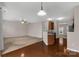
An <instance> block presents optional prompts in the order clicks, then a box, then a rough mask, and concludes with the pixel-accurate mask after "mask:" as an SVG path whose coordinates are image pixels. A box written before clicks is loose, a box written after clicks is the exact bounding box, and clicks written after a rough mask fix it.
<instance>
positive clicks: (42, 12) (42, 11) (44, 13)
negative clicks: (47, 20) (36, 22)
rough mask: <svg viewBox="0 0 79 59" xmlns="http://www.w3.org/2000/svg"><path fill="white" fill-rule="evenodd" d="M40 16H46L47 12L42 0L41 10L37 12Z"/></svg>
mask: <svg viewBox="0 0 79 59" xmlns="http://www.w3.org/2000/svg"><path fill="white" fill-rule="evenodd" d="M37 15H38V16H45V15H46V12H45V11H44V9H43V2H41V10H40V11H39V12H38V13H37Z"/></svg>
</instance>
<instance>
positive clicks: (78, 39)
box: [67, 6, 79, 52]
mask: <svg viewBox="0 0 79 59" xmlns="http://www.w3.org/2000/svg"><path fill="white" fill-rule="evenodd" d="M67 48H68V49H71V50H74V51H78V52H79V6H78V7H76V8H75V9H74V32H68V33H67Z"/></svg>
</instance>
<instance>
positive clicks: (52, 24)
mask: <svg viewBox="0 0 79 59" xmlns="http://www.w3.org/2000/svg"><path fill="white" fill-rule="evenodd" d="M48 27H49V30H53V29H54V23H53V22H52V21H49V24H48Z"/></svg>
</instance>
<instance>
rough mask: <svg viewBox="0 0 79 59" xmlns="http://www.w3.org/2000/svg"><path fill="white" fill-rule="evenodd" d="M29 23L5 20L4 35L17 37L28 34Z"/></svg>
mask: <svg viewBox="0 0 79 59" xmlns="http://www.w3.org/2000/svg"><path fill="white" fill-rule="evenodd" d="M27 30H28V28H27V24H21V23H20V22H12V21H3V33H4V37H17V36H26V35H27Z"/></svg>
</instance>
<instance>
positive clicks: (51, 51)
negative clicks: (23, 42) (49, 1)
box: [2, 40, 79, 57]
mask: <svg viewBox="0 0 79 59" xmlns="http://www.w3.org/2000/svg"><path fill="white" fill-rule="evenodd" d="M57 42H58V40H57ZM57 42H56V43H57ZM66 43H67V42H66V40H65V42H64V45H63V46H61V45H59V44H55V45H53V46H52V45H51V46H46V45H45V44H44V43H43V42H42V41H41V42H38V43H35V44H33V45H30V46H27V47H24V48H21V49H18V50H15V51H13V52H10V53H7V54H4V55H2V57H70V56H72V57H73V56H79V54H78V53H74V52H72V51H67V50H66V46H67V45H66ZM71 52H72V53H74V54H70V53H71Z"/></svg>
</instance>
